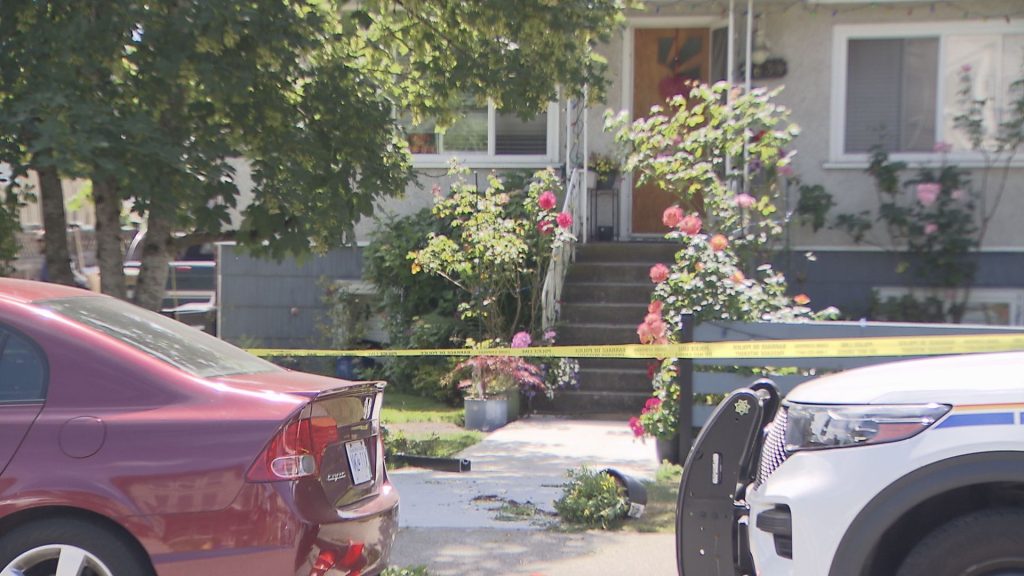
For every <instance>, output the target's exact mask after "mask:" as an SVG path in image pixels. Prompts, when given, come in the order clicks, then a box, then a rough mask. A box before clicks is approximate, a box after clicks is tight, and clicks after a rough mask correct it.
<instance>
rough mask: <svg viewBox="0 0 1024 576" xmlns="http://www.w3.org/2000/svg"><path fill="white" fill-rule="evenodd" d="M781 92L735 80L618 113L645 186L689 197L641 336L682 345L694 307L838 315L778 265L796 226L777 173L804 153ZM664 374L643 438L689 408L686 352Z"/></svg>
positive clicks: (659, 268)
mask: <svg viewBox="0 0 1024 576" xmlns="http://www.w3.org/2000/svg"><path fill="white" fill-rule="evenodd" d="M776 94H777V91H775V92H767V91H763V90H754V91H751V92H748V93H743V94H741V93H739V92H737V91H735V90H732V89H731V88H730V87H729V86H728V85H727V84H725V83H719V84H715V85H714V86H707V85H692V86H691V87H690V89H689V92H688V93H687V95H686V96H685V97H683V96H676V97H675V98H673V99H672V100H671V101H670V102H669V104H668V106H667V108H666V107H655V108H654V109H652V114H651V116H650V117H648V118H644V119H640V120H636V121H634V122H632V123H627V121H626V119H625V117H624V116H619V117H617V118H613V117H609V122H608V123H609V126H610V127H611V128H613V129H615V130H616V131H617V133H616V141H617V142H619V143H620V144H621V145H623V146H624V147H625V148H626V150H627V156H626V158H627V159H626V167H627V169H628V170H632V171H635V172H636V173H638V174H639V182H640V183H641V184H643V183H654V184H657V185H658V186H659V187H660V188H662V189H663V190H667V191H669V192H672V193H674V194H676V195H677V196H678V197H679V203H678V204H675V205H672V206H670V207H668V208H667V209H666V210H665V212H664V213H663V215H662V223H664V224H665V226H666V227H667V228H669V229H670V230H669V231H668V233H667V234H666V236H665V237H666V238H667V239H669V240H672V241H674V242H677V243H678V244H679V250H678V251H677V252H676V254H675V258H674V261H673V262H669V263H658V264H656V265H654V266H653V267H652V268H651V273H650V278H651V281H652V282H653V283H654V284H655V287H654V291H653V295H652V301H651V305H650V306H649V307H648V313H647V315H646V316H645V317H644V319H643V322H641V323H640V325H639V326H638V327H637V336H638V337H639V339H640V341H641V342H642V343H645V344H660V343H667V342H674V341H675V340H674V339H675V335H676V334H677V333H679V332H680V331H681V330H682V327H683V326H682V321H683V315H684V314H688V315H692V317H693V318H694V320H695V321H696V322H701V321H705V320H741V321H766V320H780V321H781V320H796V319H810V318H815V317H824V316H827V315H830V314H833V313H834V310H831V309H830V310H828V311H827V312H826V313H825V314H824V315H822V314H815V313H814V312H813V311H812V310H811V309H810V308H808V307H806V304H807V303H808V300H807V299H806V296H803V295H801V296H802V298H801V301H800V302H799V303H798V302H795V301H794V299H793V298H791V297H790V296H788V295H787V286H786V280H785V278H784V277H783V275H782V274H781V273H779V272H777V271H775V270H773V269H772V267H771V265H770V264H768V263H767V260H768V257H769V256H770V254H771V250H772V248H773V243H774V241H775V240H776V239H777V238H778V237H779V236H780V235H781V233H782V231H783V225H784V223H785V222H784V219H785V215H784V214H782V213H780V211H779V209H778V206H777V204H778V200H779V194H780V185H779V182H778V180H779V179H778V171H779V169H780V168H781V167H786V166H788V164H789V162H790V160H791V158H792V155H793V152H792V151H787V150H786V147H787V146H788V145H789V144H790V143H791V141H792V139H793V138H794V137H795V136H796V135H797V134H798V133H799V128H798V127H797V126H796V125H795V124H792V123H791V122H789V112H788V110H786V109H785V108H783V107H782V106H779V105H777V104H775V103H774V102H773V98H774V97H775V95H776ZM727 166H731V169H729V170H726V167H727ZM684 207H687V208H686V209H684ZM694 208H697V210H694ZM653 372H654V376H653V379H652V384H653V388H654V392H653V395H652V397H651V400H649V401H648V402H647V404H646V405H645V407H644V409H643V411H642V413H641V414H640V415H639V416H638V417H636V418H634V419H632V420H631V421H630V426H631V428H632V429H633V431H634V433H635V434H637V435H638V436H643V435H653V436H657V437H659V438H671V437H672V436H673V435H674V434H675V433H676V423H677V422H678V406H679V389H678V386H677V385H676V384H675V382H674V380H675V360H674V359H667V360H665V361H663V362H662V363H661V364H660V365H658V366H657V367H656V368H655V369H654V370H653Z"/></svg>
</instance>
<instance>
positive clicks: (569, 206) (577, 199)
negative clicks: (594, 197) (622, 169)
mask: <svg viewBox="0 0 1024 576" xmlns="http://www.w3.org/2000/svg"><path fill="white" fill-rule="evenodd" d="M584 175H585V172H584V171H583V170H582V169H580V168H575V169H573V171H572V173H571V174H570V176H569V184H568V185H567V186H566V187H565V201H564V202H563V204H562V211H563V212H567V213H568V214H569V215H570V216H572V226H571V228H570V232H571V233H572V236H573V239H572V240H569V241H568V242H561V243H558V244H556V245H555V246H554V247H553V248H552V250H551V260H550V262H548V270H547V273H546V275H545V276H544V287H543V289H542V290H541V325H542V326H543V328H544V330H545V331H547V330H550V329H551V328H553V327H554V326H555V323H556V322H558V317H559V315H560V314H561V308H562V290H563V288H565V277H566V274H567V273H568V272H569V264H571V263H572V261H573V260H575V258H576V241H575V239H576V238H579V237H580V233H581V232H582V231H583V227H584V225H585V223H584V222H583V218H582V215H583V210H582V206H581V202H582V201H583V197H584V194H583V184H584V183H585V182H586V180H585V179H584V177H583V176H584Z"/></svg>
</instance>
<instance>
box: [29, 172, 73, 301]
mask: <svg viewBox="0 0 1024 576" xmlns="http://www.w3.org/2000/svg"><path fill="white" fill-rule="evenodd" d="M37 172H38V174H39V204H40V206H41V207H42V210H43V228H44V229H45V230H46V272H47V280H48V281H50V282H56V283H58V284H65V285H67V286H74V285H75V277H74V275H73V274H72V273H71V256H70V255H69V254H68V231H67V227H68V219H67V214H66V213H65V212H64V187H63V185H62V184H61V181H60V175H59V174H57V169H56V168H54V167H52V166H48V167H45V168H39V169H38V170H37Z"/></svg>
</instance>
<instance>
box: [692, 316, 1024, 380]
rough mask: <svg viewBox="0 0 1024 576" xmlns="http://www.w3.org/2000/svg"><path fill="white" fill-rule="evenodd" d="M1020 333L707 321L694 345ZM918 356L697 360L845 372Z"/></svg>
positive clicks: (914, 326) (876, 324) (999, 328)
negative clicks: (758, 341) (733, 342)
mask: <svg viewBox="0 0 1024 576" xmlns="http://www.w3.org/2000/svg"><path fill="white" fill-rule="evenodd" d="M1014 333H1016V334H1020V333H1024V328H1022V327H1019V326H1015V327H1007V326H981V325H968V324H910V323H896V322H804V323H771V322H762V323H743V322H706V323H703V324H700V325H699V326H697V331H696V341H697V342H721V341H746V340H798V339H799V340H803V339H819V338H820V339H827V338H883V337H896V336H903V337H906V336H957V335H965V334H1014ZM911 358H921V356H884V357H883V356H872V357H853V358H844V357H826V358H751V359H746V358H736V359H729V360H727V361H721V360H697V361H696V362H695V364H697V365H698V366H722V365H729V366H778V367H795V368H818V369H822V370H847V369H850V368H857V367H859V366H870V365H872V364H880V363H882V362H892V361H895V360H909V359H911Z"/></svg>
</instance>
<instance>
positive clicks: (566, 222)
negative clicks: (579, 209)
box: [555, 212, 572, 229]
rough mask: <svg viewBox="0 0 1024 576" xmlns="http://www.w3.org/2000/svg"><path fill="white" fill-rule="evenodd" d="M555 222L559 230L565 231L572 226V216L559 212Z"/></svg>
mask: <svg viewBox="0 0 1024 576" xmlns="http://www.w3.org/2000/svg"><path fill="white" fill-rule="evenodd" d="M555 221H556V222H558V226H559V228H562V229H566V228H568V227H570V226H572V214H569V213H568V212H559V213H558V217H556V218H555Z"/></svg>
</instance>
